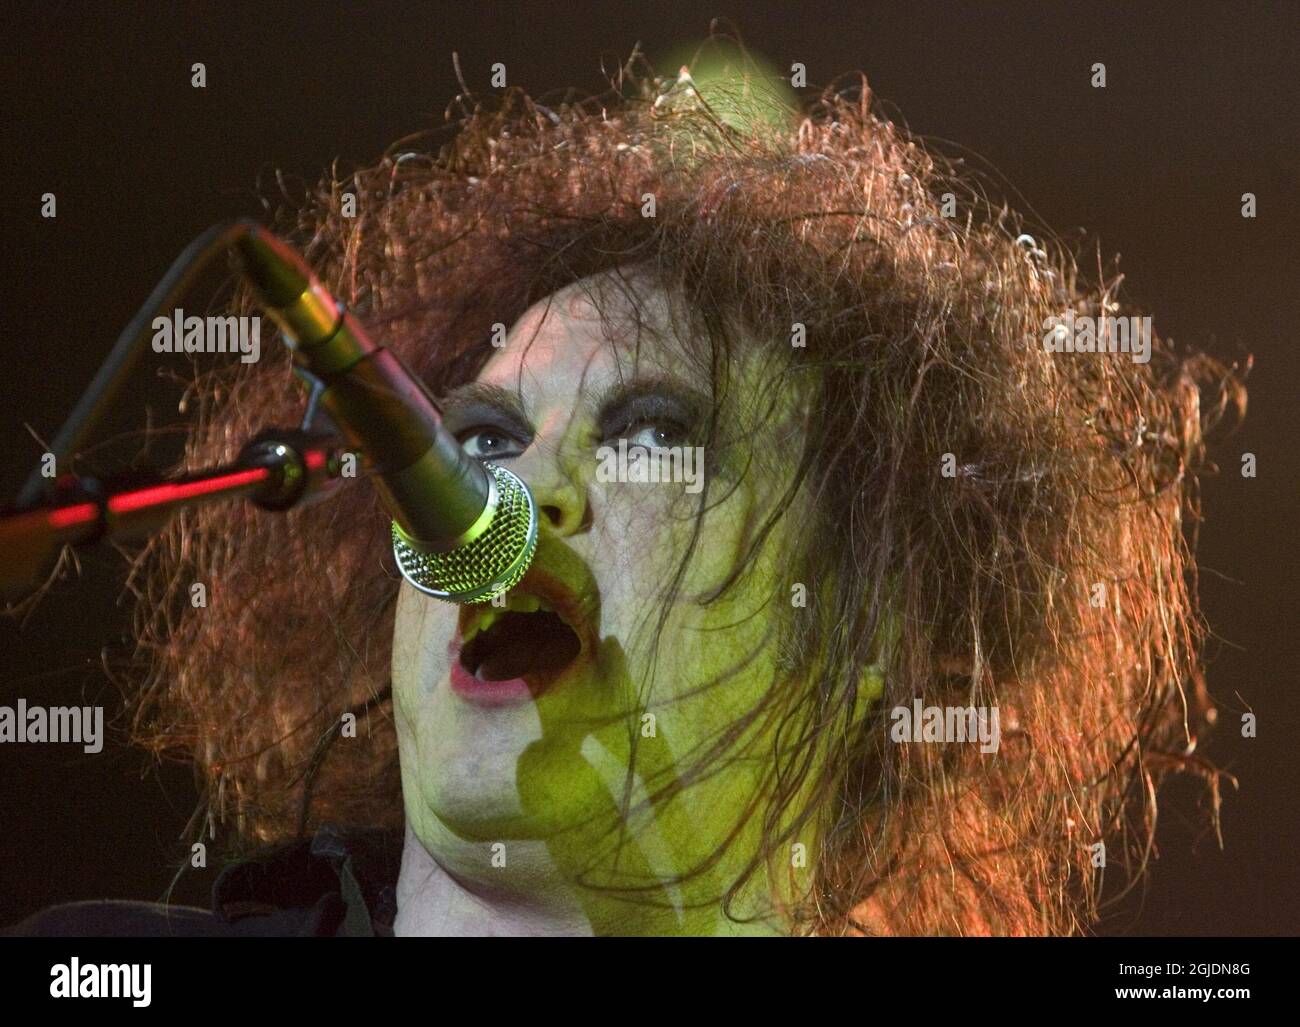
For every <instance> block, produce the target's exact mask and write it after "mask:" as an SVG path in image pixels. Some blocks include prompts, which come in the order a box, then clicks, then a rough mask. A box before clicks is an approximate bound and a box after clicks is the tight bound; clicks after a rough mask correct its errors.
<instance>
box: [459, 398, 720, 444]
mask: <svg viewBox="0 0 1300 1027" xmlns="http://www.w3.org/2000/svg"><path fill="white" fill-rule="evenodd" d="M439 405H440V407H441V409H442V414H443V423H444V425H445V426H446V428H447V430H448V431H450V432H451V433H452V434H453V435H454V436H455V437H456V439H457V441H459V442H460V443H461V444H462V445H463V446H465V448H466V450H467V451H468V452H469V453H470V455H471V456H475V457H478V458H479V459H483V460H488V459H495V460H508V459H510V458H511V457H515V456H519V455H520V454H521V453H522V452H523V451H524V450H525V449H527V448H528V445H529V444H530V443H531V442H532V439H533V429H532V426H531V425H530V424H529V422H528V418H527V416H526V414H525V412H524V410H523V406H522V404H521V403H520V401H519V397H518V396H516V395H515V394H514V393H511V392H509V391H507V390H505V389H502V388H500V387H499V386H495V385H485V384H482V383H479V382H471V383H470V384H468V385H464V386H461V387H460V388H458V389H456V390H454V391H453V392H452V393H450V394H449V395H448V396H447V397H446V398H445V399H444V400H443V401H442V403H441V404H439ZM707 410H708V399H707V397H705V396H704V395H702V394H699V393H696V392H695V391H694V390H692V389H689V388H687V387H685V386H683V385H681V384H679V383H678V382H675V381H669V380H666V379H659V378H654V379H638V380H633V381H629V382H624V383H620V384H619V385H617V386H615V387H614V388H612V389H610V390H609V392H608V393H606V395H605V396H603V397H602V399H601V402H600V404H599V409H598V413H597V415H596V419H595V434H596V436H597V438H596V439H595V441H596V442H597V443H598V444H602V445H609V444H612V443H615V442H617V441H618V440H619V439H627V440H628V443H629V444H632V445H643V446H665V447H672V446H687V445H698V444H699V435H700V434H701V430H702V427H703V425H704V416H705V412H706V411H707Z"/></svg>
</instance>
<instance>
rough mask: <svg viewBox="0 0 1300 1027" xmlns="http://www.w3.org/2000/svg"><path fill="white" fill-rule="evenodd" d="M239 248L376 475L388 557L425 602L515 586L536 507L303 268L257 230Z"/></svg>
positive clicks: (529, 549)
mask: <svg viewBox="0 0 1300 1027" xmlns="http://www.w3.org/2000/svg"><path fill="white" fill-rule="evenodd" d="M243 225H244V227H245V229H246V231H245V233H244V234H242V235H241V236H240V237H239V238H238V240H237V241H236V242H235V247H236V249H237V250H238V253H239V256H240V259H241V262H242V264H243V267H244V270H245V273H246V275H247V277H248V279H249V281H250V282H251V283H252V284H253V286H254V288H255V290H256V292H257V295H258V298H259V299H260V301H261V303H262V306H263V307H264V308H265V309H266V311H267V313H268V314H269V315H270V316H271V318H272V319H273V320H274V321H275V323H276V324H277V325H278V326H279V328H280V330H281V332H282V333H283V334H284V337H285V339H286V341H287V342H288V343H289V347H290V349H291V350H292V351H293V359H294V363H295V364H296V365H297V366H298V367H299V368H300V369H301V370H303V371H305V372H307V373H308V375H310V376H311V377H314V378H316V379H319V381H320V382H321V384H322V385H324V386H325V388H324V391H323V392H322V393H321V394H320V400H319V401H320V404H321V405H322V406H323V407H324V408H325V409H326V410H327V411H328V412H329V414H330V416H331V417H332V418H333V420H334V423H335V424H336V425H337V426H338V428H339V431H340V432H341V433H342V434H343V436H344V437H345V438H346V439H347V440H348V441H349V442H350V443H351V444H353V445H355V446H357V447H358V448H359V449H361V450H362V451H363V452H364V453H365V454H366V456H367V457H368V458H369V459H370V461H371V462H372V463H373V464H375V465H377V467H378V470H377V471H376V472H375V473H374V475H373V480H374V483H375V487H376V488H377V489H378V490H379V495H380V498H381V499H382V500H383V502H384V505H385V506H386V507H387V508H388V510H389V512H390V513H391V514H392V516H393V528H392V535H393V555H394V557H395V558H396V559H397V566H398V569H399V570H400V571H401V572H402V576H403V577H404V578H405V579H406V580H407V581H409V582H410V583H411V584H412V585H413V586H414V587H415V588H417V589H419V590H420V591H421V592H423V593H425V594H426V595H430V596H434V597H436V598H438V599H444V600H447V601H448V602H453V603H482V602H487V601H488V600H490V599H493V598H495V597H496V596H498V595H501V594H502V593H504V592H506V591H508V590H509V589H511V588H513V587H514V586H515V585H516V584H518V582H519V579H520V578H522V577H523V576H524V572H525V571H527V570H528V565H529V563H531V562H532V559H533V553H534V552H535V551H536V548H537V507H536V504H535V503H534V502H533V497H532V494H531V493H530V492H529V491H528V487H527V486H526V485H525V484H524V483H523V482H522V481H520V480H519V478H518V477H516V476H515V475H514V474H512V473H511V472H510V471H508V470H506V469H505V468H504V467H498V466H496V465H494V464H490V463H482V462H480V461H478V460H476V459H475V458H474V457H471V456H470V455H469V454H468V453H466V452H465V450H464V448H463V447H462V446H461V445H460V443H458V442H457V441H456V439H455V437H454V436H452V434H451V433H450V432H449V431H447V429H446V428H445V427H443V424H442V417H441V415H440V414H439V412H438V408H437V406H436V405H435V403H434V400H433V397H432V396H431V395H430V394H429V391H428V389H427V388H425V386H424V383H423V382H421V381H420V380H419V378H417V377H416V376H415V375H414V374H412V373H411V372H410V371H409V370H408V369H407V368H406V366H405V365H404V364H403V363H402V362H401V361H400V360H399V359H398V358H397V357H396V356H395V355H394V354H393V353H391V352H389V351H388V350H386V349H384V348H383V347H380V346H376V345H375V343H374V342H373V341H372V340H371V339H370V337H369V336H368V335H367V334H366V332H365V330H364V329H363V328H362V327H361V324H360V323H359V322H358V321H357V320H356V318H355V317H353V316H352V314H351V313H350V312H349V311H347V310H346V309H345V308H344V306H343V304H341V303H339V302H337V301H336V300H335V299H334V298H333V297H332V296H331V295H330V294H329V292H327V291H326V289H325V287H324V286H323V285H321V283H320V281H319V280H318V279H317V278H316V275H315V274H314V273H313V272H312V270H311V269H310V268H309V267H308V266H307V264H306V262H305V261H304V260H303V259H302V258H301V257H300V256H298V254H296V253H295V252H294V251H293V250H292V249H290V248H289V247H288V246H287V245H285V243H284V242H282V241H281V240H280V239H278V238H276V237H275V236H274V235H272V234H271V233H270V232H268V231H266V229H264V228H262V227H261V226H260V225H258V224H257V223H256V222H253V221H245V222H243Z"/></svg>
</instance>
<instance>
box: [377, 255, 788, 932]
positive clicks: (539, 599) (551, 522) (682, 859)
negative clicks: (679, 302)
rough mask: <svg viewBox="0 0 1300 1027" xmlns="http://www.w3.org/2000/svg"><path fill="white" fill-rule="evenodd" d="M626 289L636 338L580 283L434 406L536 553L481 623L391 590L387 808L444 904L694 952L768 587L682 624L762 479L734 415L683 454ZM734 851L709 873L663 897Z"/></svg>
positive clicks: (743, 764)
mask: <svg viewBox="0 0 1300 1027" xmlns="http://www.w3.org/2000/svg"><path fill="white" fill-rule="evenodd" d="M633 281H634V284H633V286H632V288H633V290H634V292H635V296H636V304H637V307H638V310H639V315H640V316H639V318H638V320H637V321H636V322H633V320H632V319H631V317H630V316H628V315H629V310H630V308H629V307H628V305H627V304H628V301H627V297H626V295H625V294H624V292H623V290H621V289H619V288H617V287H615V285H614V283H615V280H614V279H613V278H612V277H607V276H600V277H597V278H593V279H587V280H584V281H583V282H579V283H577V284H576V285H574V286H570V287H569V288H566V289H565V290H563V291H561V292H558V293H556V294H554V295H553V296H551V297H549V298H548V300H546V301H544V302H542V303H539V304H538V305H537V306H535V307H533V308H532V309H531V310H529V311H528V312H527V313H526V314H525V315H524V317H523V318H521V320H520V321H519V322H518V323H517V324H516V325H515V326H514V327H513V329H512V330H511V331H510V332H509V333H508V336H507V338H506V341H505V345H504V346H503V347H501V348H500V349H498V350H497V351H496V352H495V353H494V355H493V356H492V358H491V359H490V360H489V361H488V363H487V364H486V365H485V367H484V368H483V370H482V372H481V373H480V374H479V376H478V378H477V380H476V381H475V382H473V383H471V384H469V385H468V386H465V387H463V388H461V389H458V390H456V391H455V392H453V393H452V394H451V395H450V396H448V397H446V399H445V401H444V403H443V408H444V415H445V421H446V424H447V426H448V428H449V429H450V430H451V431H453V433H454V434H456V435H457V437H458V438H459V439H460V441H461V442H462V444H463V445H464V446H465V447H466V448H467V450H468V451H469V452H470V453H471V454H473V455H477V456H480V457H483V458H486V459H491V460H493V461H496V462H499V463H501V464H502V465H503V466H506V467H508V468H510V469H511V470H512V471H514V472H515V473H516V474H517V475H519V477H520V478H522V479H523V480H524V481H525V482H526V483H527V484H528V486H529V488H530V490H531V491H532V493H533V496H534V499H535V501H536V503H537V507H538V514H539V521H540V529H539V542H538V548H537V555H536V557H535V559H534V562H533V564H532V566H531V568H530V570H529V573H528V575H527V576H526V577H525V578H524V580H523V581H522V582H521V583H520V584H519V585H518V586H517V587H516V588H515V589H513V590H512V591H511V592H510V593H509V596H508V598H507V603H506V606H505V608H496V607H494V606H492V605H491V604H479V605H474V606H465V607H456V606H453V605H450V604H446V603H443V602H440V601H439V600H436V599H432V598H430V597H427V596H425V595H423V594H421V593H419V592H418V591H416V590H415V589H414V588H412V587H411V586H410V585H409V584H407V583H405V582H403V584H402V591H401V596H400V598H399V603H398V610H397V621H396V630H395V636H394V647H393V685H394V695H395V703H396V714H397V728H398V738H399V745H400V753H401V767H402V784H403V793H404V802H405V807H406V815H407V825H408V832H409V833H411V834H413V835H414V836H415V838H417V839H418V841H419V843H420V844H422V845H423V847H424V848H425V849H426V850H427V851H428V853H429V854H430V855H431V856H432V857H433V859H434V860H435V861H436V862H437V863H438V864H439V865H440V866H441V867H442V868H443V869H444V870H446V872H447V873H449V874H451V875H453V876H454V877H456V878H457V879H458V880H461V881H472V882H478V883H480V884H481V885H482V886H484V887H486V888H490V889H493V890H494V892H496V893H497V894H517V895H521V896H525V895H526V896H529V897H530V898H537V897H539V896H548V897H552V898H554V899H555V901H557V902H563V903H568V904H570V905H572V906H574V908H578V909H580V910H581V914H580V915H581V916H582V917H583V918H585V920H586V921H587V923H588V924H589V925H590V926H591V928H592V930H594V931H596V932H598V933H599V932H606V931H609V932H619V931H625V930H627V929H628V928H629V925H630V924H633V923H635V924H637V925H639V927H638V929H646V930H652V931H656V932H662V933H675V932H695V931H701V932H704V931H708V930H711V929H712V928H713V924H714V921H715V919H716V918H717V916H718V910H717V903H718V900H719V899H720V898H721V896H722V894H723V892H724V891H725V890H726V888H727V887H728V886H729V885H730V884H731V883H732V881H733V880H734V878H735V876H736V875H737V873H738V871H739V869H740V867H741V866H743V864H744V863H745V862H746V861H747V860H748V858H749V857H750V856H752V854H753V852H754V849H755V847H756V844H757V835H756V829H757V820H758V818H757V817H755V818H749V819H748V822H746V821H747V813H748V811H749V807H750V805H751V803H752V802H753V801H754V799H755V797H756V793H757V790H758V787H759V779H760V777H761V774H762V772H763V771H764V769H766V763H765V762H764V761H765V755H764V754H765V753H766V751H767V746H766V745H765V744H764V741H765V739H764V732H763V729H762V728H761V727H760V726H757V725H756V726H753V727H751V728H749V729H746V730H744V731H742V732H740V736H739V737H738V738H736V739H735V740H734V744H731V745H726V744H725V742H726V738H727V734H728V732H729V731H733V730H734V728H735V725H736V722H737V720H738V718H740V717H741V716H743V715H744V714H745V713H746V712H749V711H751V710H753V709H754V708H755V706H756V705H757V704H758V703H759V701H760V700H761V699H762V697H763V695H764V694H765V692H766V690H767V689H768V688H769V687H771V686H772V681H773V674H774V657H775V640H774V637H773V635H772V631H773V628H772V624H773V622H774V618H773V617H772V615H771V611H772V604H773V603H774V602H781V601H783V597H784V596H788V595H789V588H790V584H789V582H786V581H785V580H784V576H783V575H782V574H781V573H780V571H779V570H778V568H777V567H776V566H774V565H773V562H772V560H771V557H770V556H769V555H768V554H767V549H765V550H763V551H762V553H761V555H760V556H759V558H758V559H757V560H756V561H755V562H754V563H753V565H752V568H751V573H750V574H749V575H747V576H746V577H745V578H742V587H740V588H738V589H732V590H730V591H729V592H728V593H727V594H726V597H725V598H724V599H721V600H714V601H710V602H705V599H706V598H708V597H709V596H710V592H711V591H712V590H713V589H715V588H716V587H717V586H718V585H719V584H720V583H722V582H723V581H724V580H725V578H726V577H727V575H728V574H729V573H730V572H731V571H732V570H733V568H735V566H736V565H737V562H738V561H739V559H740V555H741V554H742V553H743V552H745V551H746V549H747V546H748V544H749V542H750V541H751V539H752V536H753V533H754V532H755V531H756V529H757V528H758V526H759V525H760V524H761V522H762V519H763V516H764V515H765V514H766V513H767V504H768V503H770V501H771V500H770V495H769V493H768V491H767V487H766V484H765V479H764V477H763V475H762V474H757V473H754V471H753V467H748V469H747V470H746V464H747V457H748V456H749V455H750V450H749V448H747V447H749V446H758V445H762V444H763V442H764V437H763V436H762V435H761V434H760V435H759V436H758V437H757V438H749V439H746V440H745V441H744V442H743V443H742V442H735V441H733V442H730V443H728V442H727V441H726V440H727V439H728V438H731V439H733V440H736V439H744V438H745V432H744V431H743V429H742V427H741V426H743V424H744V417H745V413H744V409H743V408H744V404H743V403H737V404H734V407H735V409H734V410H733V411H731V412H725V411H720V412H719V419H720V422H721V425H722V426H721V427H720V428H719V429H718V432H719V444H718V445H716V446H713V447H710V448H712V449H713V450H714V451H712V452H704V453H703V454H698V453H695V452H693V451H692V450H694V448H695V447H697V446H700V445H701V443H702V440H703V438H704V435H703V433H702V428H703V426H704V425H707V423H708V419H709V413H710V410H711V403H712V402H713V400H712V399H711V392H712V391H713V390H711V389H710V388H709V386H708V383H707V382H705V381H701V380H700V378H699V377H698V375H696V374H694V373H692V372H691V371H690V370H689V369H688V368H689V366H693V365H688V364H687V362H686V361H684V360H683V359H682V358H681V355H680V354H681V353H682V348H681V343H680V340H678V339H677V338H676V337H675V336H674V335H673V333H672V330H671V327H670V324H669V318H668V313H669V302H668V299H667V297H666V296H665V295H664V294H663V293H662V292H661V291H659V290H658V289H656V288H654V287H652V286H650V285H648V284H645V283H644V282H642V283H641V284H639V285H638V284H635V280H633ZM601 310H603V311H604V312H605V316H604V317H603V318H602V317H601V316H600V313H599V311H601ZM736 376H737V378H736V381H737V382H738V383H739V385H738V386H737V387H735V388H730V389H728V390H726V391H727V392H728V393H730V394H738V395H742V396H743V395H745V394H746V392H745V386H744V381H745V368H744V366H743V365H742V366H740V367H739V368H737V369H736ZM728 425H730V427H728ZM674 449H676V450H677V455H676V456H674V455H673V450H674ZM620 452H621V453H622V456H621V457H620ZM742 470H745V471H746V473H742ZM701 476H703V478H701ZM646 478H649V479H652V480H639V479H646ZM655 478H658V479H660V480H653V479H655ZM702 484H703V485H705V486H706V487H704V488H701V485H702ZM702 499H704V500H706V501H707V502H706V503H705V506H706V510H705V512H704V513H703V514H702V515H700V514H699V510H700V506H701V500H702ZM697 531H698V537H695V538H694V545H693V546H692V538H693V536H695V535H696V532H697ZM767 548H768V549H770V548H771V547H770V546H769V547H767ZM683 561H685V563H684V567H685V571H684V574H683V576H682V578H681V580H680V583H679V587H678V588H676V589H675V590H673V589H672V588H671V586H672V585H673V582H674V580H675V578H676V576H677V574H678V571H679V569H680V568H682V566H683ZM661 619H662V623H661ZM656 643H658V644H656ZM769 744H770V740H769ZM719 745H722V746H723V749H724V751H723V753H722V755H720V756H718V757H717V758H715V759H711V760H706V765H705V766H704V768H703V773H702V774H701V772H700V771H701V768H700V766H699V761H700V760H701V758H704V757H708V756H709V754H710V750H711V748H712V747H714V746H719ZM738 825H740V827H741V829H740V831H739V833H738V834H737V835H736V837H735V839H734V840H733V842H732V844H731V845H730V846H729V848H728V849H727V852H726V855H725V856H724V858H723V859H721V860H720V861H718V862H717V863H716V864H715V865H714V866H713V867H711V868H709V869H708V870H706V871H705V872H703V873H699V874H696V875H694V876H692V877H691V878H690V879H689V880H687V881H685V882H679V883H672V879H673V878H675V877H676V876H678V875H681V874H684V873H687V872H688V871H694V870H697V869H698V868H699V867H700V865H701V864H703V863H705V862H706V861H707V860H708V859H709V858H710V857H712V856H713V855H714V854H715V853H716V852H717V850H719V849H720V848H722V847H723V845H724V842H725V841H726V839H727V837H728V835H730V834H731V833H732V832H733V830H734V829H735V828H737V826H738ZM762 876H763V875H761V874H760V875H759V879H760V880H761V879H762ZM629 890H632V891H629ZM763 898H764V896H762V895H756V896H753V897H752V898H751V897H746V899H745V900H744V902H745V903H750V904H751V905H749V906H747V905H745V904H744V903H742V904H741V906H740V907H739V908H740V909H741V910H742V911H745V912H748V911H759V905H755V904H754V903H758V904H761V903H762V900H763Z"/></svg>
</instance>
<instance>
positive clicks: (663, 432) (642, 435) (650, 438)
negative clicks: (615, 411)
mask: <svg viewBox="0 0 1300 1027" xmlns="http://www.w3.org/2000/svg"><path fill="white" fill-rule="evenodd" d="M686 435H687V430H686V427H685V426H684V425H681V424H678V423H676V422H675V421H653V422H651V421H643V422H641V423H640V424H634V425H631V426H629V427H628V428H627V429H625V430H624V431H623V433H622V437H623V438H625V439H627V444H628V445H629V446H644V447H645V448H646V449H671V448H672V447H674V446H681V445H683V444H684V443H685V441H686Z"/></svg>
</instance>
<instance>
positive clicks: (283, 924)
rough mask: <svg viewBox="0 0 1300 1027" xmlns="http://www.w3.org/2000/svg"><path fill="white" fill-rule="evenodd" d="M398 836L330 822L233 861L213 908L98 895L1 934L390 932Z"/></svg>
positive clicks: (35, 916)
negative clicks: (314, 831)
mask: <svg viewBox="0 0 1300 1027" xmlns="http://www.w3.org/2000/svg"><path fill="white" fill-rule="evenodd" d="M400 852H401V845H400V840H398V839H395V838H393V837H392V836H390V835H388V834H386V833H384V832H378V831H370V830H366V831H357V830H351V831H345V830H341V829H338V828H334V827H324V828H322V829H321V830H320V831H319V832H318V833H317V834H316V835H315V836H314V837H311V838H305V839H302V840H300V841H296V842H292V843H289V844H287V845H281V846H277V847H275V848H272V849H267V850H263V851H262V852H259V853H257V854H256V855H254V856H253V857H251V858H248V859H245V860H242V861H240V862H238V863H232V864H230V865H229V866H227V867H226V868H225V869H224V870H222V871H221V873H220V874H219V875H218V877H217V880H216V883H215V884H214V886H213V888H212V908H211V909H210V910H208V909H199V908H198V907H195V906H178V905H171V904H168V903H162V902H126V901H119V900H95V901H89V902H69V903H65V904H63V905H58V906H51V907H49V908H48V909H44V910H41V911H40V912H39V913H36V914H33V915H32V916H30V917H28V918H27V919H26V920H22V921H19V922H18V923H16V924H13V925H11V926H9V927H7V928H5V929H4V930H0V934H3V935H8V936H14V937H63V938H67V937H91V938H94V937H293V936H314V937H338V936H362V937H375V936H385V935H389V934H391V933H392V931H391V925H392V920H393V916H394V914H395V912H396V902H395V894H396V882H397V871H398V866H399V864H400Z"/></svg>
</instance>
